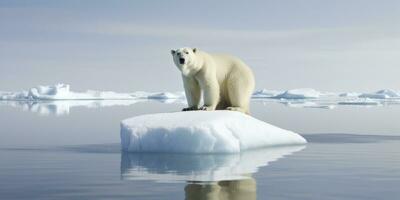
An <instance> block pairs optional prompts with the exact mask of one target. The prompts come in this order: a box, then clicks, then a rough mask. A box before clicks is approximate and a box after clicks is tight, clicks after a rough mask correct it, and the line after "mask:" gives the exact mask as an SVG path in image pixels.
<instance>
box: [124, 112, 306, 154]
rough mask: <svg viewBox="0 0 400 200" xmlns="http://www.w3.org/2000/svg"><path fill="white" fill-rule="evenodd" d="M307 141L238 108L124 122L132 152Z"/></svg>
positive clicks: (229, 148) (219, 149)
mask: <svg viewBox="0 0 400 200" xmlns="http://www.w3.org/2000/svg"><path fill="white" fill-rule="evenodd" d="M304 143H306V140H305V139H304V138H303V137H301V136H300V135H298V134H296V133H293V132H291V131H287V130H284V129H281V128H278V127H275V126H273V125H270V124H268V123H265V122H263V121H260V120H258V119H255V118H253V117H251V116H249V115H245V114H242V113H240V112H234V111H213V112H210V111H208V112H205V111H192V112H176V113H159V114H149V115H142V116H137V117H133V118H130V119H126V120H123V121H122V122H121V144H122V145H121V146H122V149H123V150H124V151H128V152H179V153H237V152H241V151H243V150H247V149H255V148H261V147H267V146H280V145H294V144H304Z"/></svg>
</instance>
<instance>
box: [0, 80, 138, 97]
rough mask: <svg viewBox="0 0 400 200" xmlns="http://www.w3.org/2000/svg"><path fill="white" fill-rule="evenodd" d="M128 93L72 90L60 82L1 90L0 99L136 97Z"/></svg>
mask: <svg viewBox="0 0 400 200" xmlns="http://www.w3.org/2000/svg"><path fill="white" fill-rule="evenodd" d="M135 98H136V97H135V96H132V95H131V94H127V93H116V92H111V91H94V90H88V91H86V92H72V91H70V86H69V85H68V84H63V83H59V84H56V85H52V86H37V87H33V88H31V89H29V90H28V91H22V92H1V93H0V100H34V101H37V100H104V99H108V100H112V99H115V100H117V99H119V100H122V99H128V100H130V99H135Z"/></svg>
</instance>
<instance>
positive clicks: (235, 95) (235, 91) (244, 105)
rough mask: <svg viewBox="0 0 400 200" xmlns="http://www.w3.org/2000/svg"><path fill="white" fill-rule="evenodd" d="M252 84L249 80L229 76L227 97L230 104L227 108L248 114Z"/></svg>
mask: <svg viewBox="0 0 400 200" xmlns="http://www.w3.org/2000/svg"><path fill="white" fill-rule="evenodd" d="M253 88H254V84H253V82H252V81H251V80H246V79H245V80H243V79H241V78H234V77H231V79H230V82H228V97H229V102H230V105H228V106H227V108H226V109H227V110H232V111H239V112H242V113H246V114H250V112H249V104H250V98H251V94H252V92H253Z"/></svg>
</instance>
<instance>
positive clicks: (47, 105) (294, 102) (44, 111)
mask: <svg viewBox="0 0 400 200" xmlns="http://www.w3.org/2000/svg"><path fill="white" fill-rule="evenodd" d="M145 101H156V102H161V103H166V104H170V103H178V104H186V100H185V99H182V98H178V99H165V98H160V99H156V98H154V99H146V98H143V99H134V100H49V101H45V100H41V101H9V100H0V106H1V105H3V106H12V107H17V108H22V110H24V111H30V112H35V113H39V114H40V115H50V114H51V115H67V114H69V112H70V109H71V108H73V107H86V108H100V107H109V106H130V105H133V104H135V103H138V102H145ZM252 101H255V102H262V103H263V104H264V105H267V104H268V103H271V102H275V103H281V104H283V105H285V106H288V107H293V108H320V109H334V108H336V107H337V106H363V107H371V106H391V105H400V100H399V99H375V100H369V101H365V99H356V100H350V101H343V100H339V99H328V100H325V99H300V100H299V99H268V98H265V99H253V100H252ZM366 102H367V103H366ZM371 102H372V103H371Z"/></svg>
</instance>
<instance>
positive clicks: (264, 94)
mask: <svg viewBox="0 0 400 200" xmlns="http://www.w3.org/2000/svg"><path fill="white" fill-rule="evenodd" d="M282 93H283V92H282V91H278V90H267V89H262V90H257V91H255V92H254V93H253V95H252V98H272V97H275V96H277V95H279V94H282Z"/></svg>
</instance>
